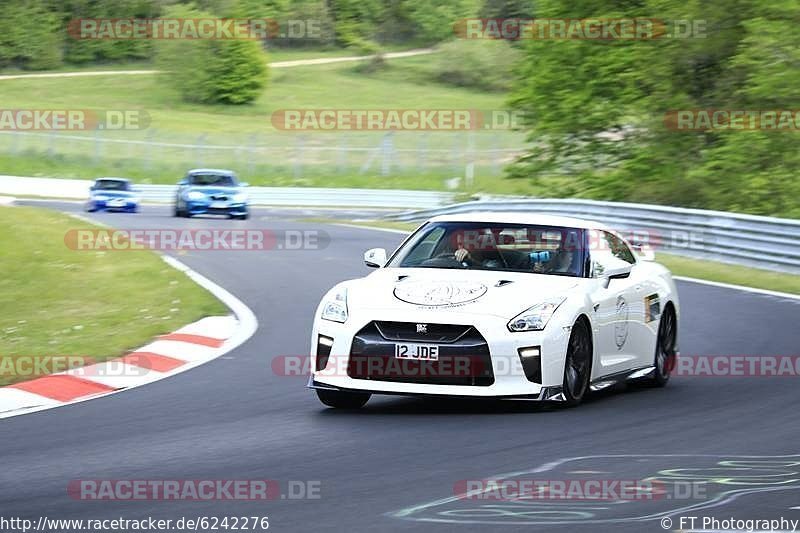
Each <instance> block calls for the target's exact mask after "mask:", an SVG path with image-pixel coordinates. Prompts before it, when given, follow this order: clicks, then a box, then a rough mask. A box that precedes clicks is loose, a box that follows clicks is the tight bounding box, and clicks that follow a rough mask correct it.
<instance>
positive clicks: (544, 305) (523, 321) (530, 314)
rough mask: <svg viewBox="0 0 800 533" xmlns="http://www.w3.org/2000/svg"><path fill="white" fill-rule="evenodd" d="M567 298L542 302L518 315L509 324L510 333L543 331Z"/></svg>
mask: <svg viewBox="0 0 800 533" xmlns="http://www.w3.org/2000/svg"><path fill="white" fill-rule="evenodd" d="M565 300H566V298H565V297H563V296H562V297H557V298H551V299H549V300H545V301H543V302H540V303H538V304H536V305H534V306H533V307H531V308H529V309H526V310H525V311H523V312H522V313H520V314H518V315H517V316H515V317H514V318H512V319H511V321H510V322H509V323H508V329H509V331H541V330H543V329H544V328H545V326H547V323H548V322H549V321H550V318H551V317H552V316H553V313H555V312H556V309H558V306H559V305H561V304H562V303H564V301H565Z"/></svg>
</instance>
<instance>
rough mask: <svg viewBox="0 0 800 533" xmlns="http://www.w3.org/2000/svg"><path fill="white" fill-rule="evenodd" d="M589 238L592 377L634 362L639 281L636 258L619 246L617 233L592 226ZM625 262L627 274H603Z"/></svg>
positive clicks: (636, 358) (609, 372) (635, 360)
mask: <svg viewBox="0 0 800 533" xmlns="http://www.w3.org/2000/svg"><path fill="white" fill-rule="evenodd" d="M590 239H591V242H590V247H591V251H590V254H591V256H590V257H591V275H592V277H593V278H595V279H596V280H597V283H596V284H595V288H594V290H593V292H592V294H591V295H590V298H591V300H592V310H593V313H594V324H595V331H594V338H595V343H596V350H595V353H596V358H597V360H596V361H595V365H594V369H595V370H594V373H595V377H600V376H606V375H609V374H614V373H616V372H622V371H624V370H628V369H630V368H635V367H636V366H638V359H639V356H638V354H637V349H636V346H637V344H638V341H636V339H635V337H636V330H637V326H636V324H637V321H638V320H637V317H638V313H639V310H638V309H637V302H638V300H639V298H638V297H637V296H636V294H637V290H640V289H641V284H640V280H638V275H640V273H639V272H638V271H637V269H636V259H635V257H634V256H633V255H632V254H630V255H628V254H626V253H625V252H624V248H620V247H619V245H620V243H621V240H619V238H618V237H616V236H615V235H614V234H612V233H610V232H607V231H600V230H598V231H595V230H592V231H591V232H590ZM622 244H623V245H624V242H623V243H622ZM626 248H627V247H626ZM628 252H630V250H629V249H628ZM626 265H627V266H631V274H630V275H629V276H628V277H625V278H614V279H610V280H609V279H606V278H605V277H604V275H603V273H604V272H607V271H611V270H614V269H616V268H619V267H620V266H626ZM606 282H607V283H606Z"/></svg>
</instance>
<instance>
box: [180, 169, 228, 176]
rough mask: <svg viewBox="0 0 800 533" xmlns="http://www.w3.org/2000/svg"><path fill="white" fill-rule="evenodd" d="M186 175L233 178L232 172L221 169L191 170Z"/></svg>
mask: <svg viewBox="0 0 800 533" xmlns="http://www.w3.org/2000/svg"><path fill="white" fill-rule="evenodd" d="M187 174H221V175H225V176H235V175H236V173H235V172H234V171H233V170H226V169H223V168H193V169H192V170H190V171H189V172H188V173H187Z"/></svg>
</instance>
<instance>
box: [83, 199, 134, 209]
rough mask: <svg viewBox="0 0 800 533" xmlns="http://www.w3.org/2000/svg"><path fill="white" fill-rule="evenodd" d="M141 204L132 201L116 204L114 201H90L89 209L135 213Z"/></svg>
mask: <svg viewBox="0 0 800 533" xmlns="http://www.w3.org/2000/svg"><path fill="white" fill-rule="evenodd" d="M138 207H139V204H138V203H137V202H134V201H131V200H125V201H123V202H115V201H113V200H89V209H91V210H94V211H135V210H136V209H138Z"/></svg>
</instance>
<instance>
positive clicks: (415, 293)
mask: <svg viewBox="0 0 800 533" xmlns="http://www.w3.org/2000/svg"><path fill="white" fill-rule="evenodd" d="M486 290H487V289H486V285H484V284H482V283H476V282H472V281H444V280H442V281H432V280H424V281H423V280H420V281H406V282H401V283H399V284H398V285H397V286H396V287H395V289H394V296H395V298H397V299H398V300H401V301H403V302H406V303H410V304H416V305H422V306H425V307H443V306H452V305H459V304H465V303H468V302H472V301H474V300H477V299H478V298H480V297H481V296H483V295H484V294H486Z"/></svg>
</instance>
